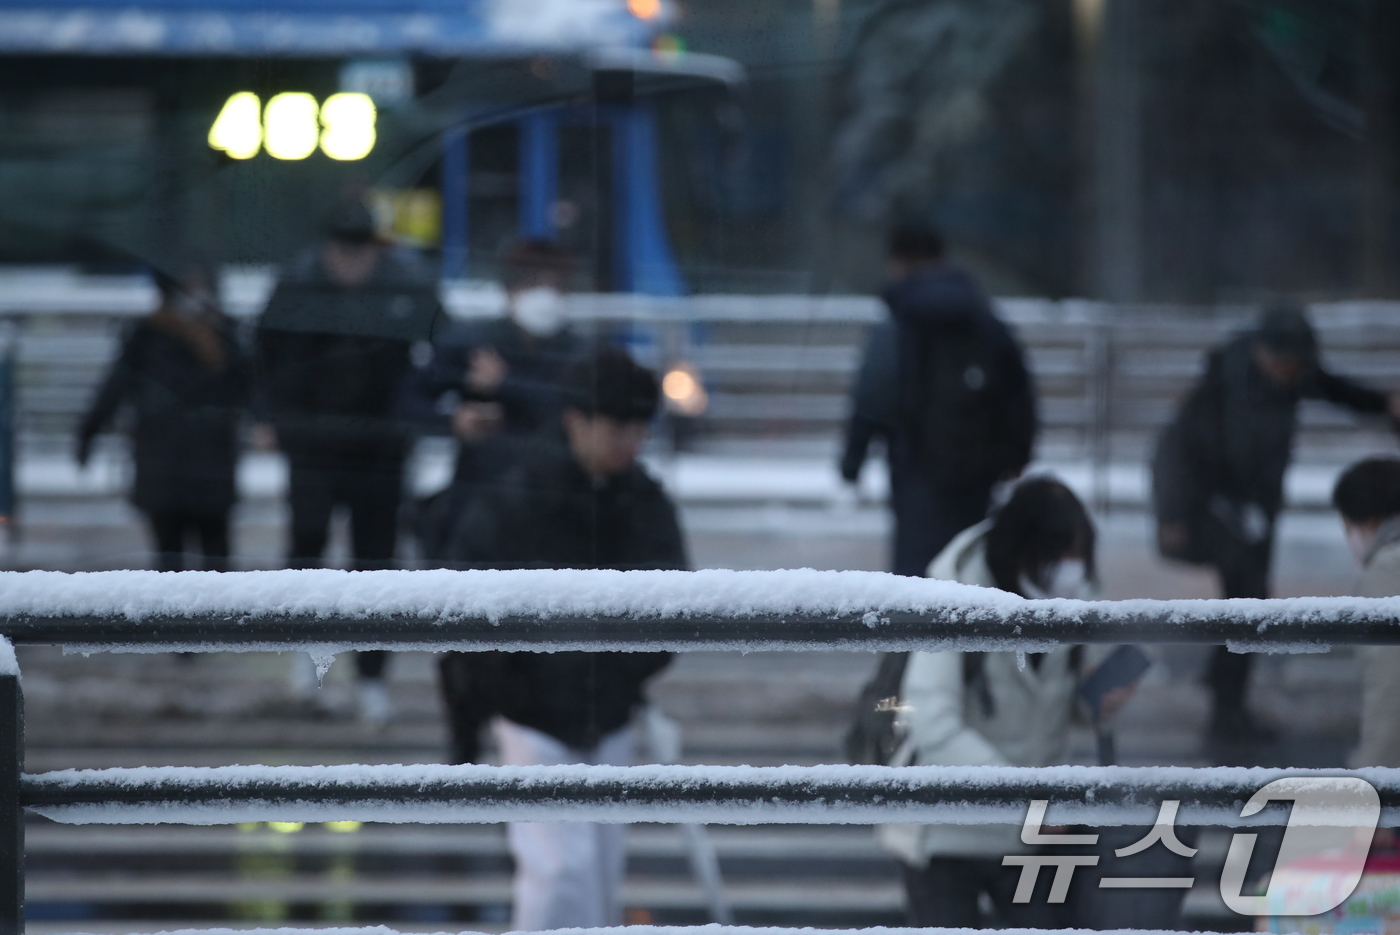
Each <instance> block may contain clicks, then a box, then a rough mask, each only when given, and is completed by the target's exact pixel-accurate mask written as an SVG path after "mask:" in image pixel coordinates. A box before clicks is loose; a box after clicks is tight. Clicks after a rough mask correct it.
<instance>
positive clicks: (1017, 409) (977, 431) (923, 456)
mask: <svg viewBox="0 0 1400 935" xmlns="http://www.w3.org/2000/svg"><path fill="white" fill-rule="evenodd" d="M884 299H885V304H886V305H887V306H888V307H889V310H890V316H891V323H892V324H891V325H888V326H877V327H876V328H875V329H873V330H872V333H871V335H870V340H869V343H868V345H867V349H866V355H865V359H864V360H863V362H862V365H861V369H860V372H859V374H858V377H857V381H856V386H855V389H854V393H853V399H852V416H851V420H850V422H849V423H848V426H847V435H846V450H845V454H844V456H843V458H842V473H843V475H844V476H846V478H847V479H853V478H854V477H855V476H856V475H857V474H858V473H859V470H860V464H861V462H862V461H864V458H865V453H866V448H867V446H868V445H869V442H870V440H871V438H872V437H874V436H876V435H884V436H885V437H886V439H887V442H888V444H889V446H890V463H891V469H892V470H893V471H895V472H902V471H911V472H916V473H919V474H922V475H924V476H925V477H927V478H929V479H931V480H934V481H936V482H945V483H957V484H991V483H993V482H994V481H996V480H997V479H998V478H999V477H1002V476H1004V475H1007V474H1014V473H1017V472H1019V471H1020V470H1021V469H1022V468H1024V467H1025V465H1026V464H1027V463H1029V461H1030V456H1031V449H1032V446H1033V444H1034V441H1035V433H1036V412H1035V395H1034V389H1033V387H1032V385H1031V379H1030V375H1029V373H1028V371H1027V370H1026V365H1025V360H1024V357H1023V354H1022V351H1021V347H1020V345H1019V344H1018V343H1017V342H1016V339H1015V337H1014V336H1013V335H1012V334H1011V331H1010V329H1008V328H1007V327H1006V325H1005V324H1004V323H1003V322H1002V321H1001V320H1000V319H998V318H997V317H996V316H995V315H994V314H993V313H992V309H991V304H990V303H989V302H988V301H987V298H986V296H985V295H983V294H982V291H981V290H980V289H979V288H978V287H977V284H976V283H975V282H973V280H972V278H971V277H970V276H968V275H967V274H966V273H965V272H963V271H962V270H959V269H955V268H952V267H948V266H941V265H940V266H935V267H933V268H930V269H926V270H921V271H919V272H916V273H914V274H912V275H910V276H907V277H905V278H904V279H902V280H900V281H899V282H897V283H895V284H893V285H892V286H890V287H889V289H887V290H886V292H885V295H884Z"/></svg>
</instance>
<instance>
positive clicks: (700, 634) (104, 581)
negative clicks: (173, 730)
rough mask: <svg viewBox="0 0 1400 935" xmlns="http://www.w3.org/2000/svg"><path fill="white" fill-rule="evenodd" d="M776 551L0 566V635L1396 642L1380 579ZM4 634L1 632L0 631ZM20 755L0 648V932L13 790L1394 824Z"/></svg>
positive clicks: (299, 803) (270, 808) (105, 799)
mask: <svg viewBox="0 0 1400 935" xmlns="http://www.w3.org/2000/svg"><path fill="white" fill-rule="evenodd" d="M793 574H794V573H788V572H743V573H715V572H629V573H617V572H522V573H510V572H470V571H468V572H421V573H413V572H365V573H359V574H357V575H350V574H348V573H342V572H245V573H234V574H228V575H222V576H219V575H211V574H207V573H184V574H177V575H155V574H154V573H148V572H99V573H95V574H89V575H59V574H55V573H44V572H37V573H27V574H14V573H10V574H6V575H0V634H3V636H4V637H5V638H6V639H7V640H9V641H10V643H11V644H13V645H21V646H22V645H30V644H43V645H62V646H65V647H67V648H76V649H81V650H82V651H118V652H121V651H126V652H131V651H136V652H154V651H163V650H167V649H185V650H197V651H211V652H212V651H219V650H243V651H246V650H253V649H302V650H307V651H311V652H313V653H315V654H320V655H325V654H328V653H333V652H336V651H341V650H351V649H368V648H398V649H405V648H420V649H422V648H431V649H458V650H481V649H513V650H572V649H617V650H651V649H673V650H695V649H702V648H706V649H713V648H724V647H734V646H743V647H744V648H746V649H750V650H762V649H807V650H812V649H816V650H822V649H827V650H834V649H845V650H849V649H866V650H918V649H974V650H984V649H989V648H998V649H1022V650H1043V649H1045V648H1047V647H1049V646H1054V645H1057V644H1069V643H1086V642H1098V643H1111V642H1140V643H1157V642H1176V643H1199V644H1221V643H1228V644H1230V645H1232V646H1233V647H1235V648H1237V649H1249V650H1263V651H1270V650H1273V651H1286V652H1297V651H1299V650H1300V649H1301V650H1312V651H1322V650H1324V649H1325V648H1326V647H1328V646H1330V645H1333V644H1344V643H1350V644H1395V643H1400V600H1396V599H1372V600H1361V599H1338V598H1331V599H1327V598H1318V599H1293V600H1282V601H1130V602H1116V603H1113V602H1080V601H1020V600H1019V599H1015V598H1010V597H1009V596H1007V595H1004V594H1000V593H999V592H992V591H985V590H981V589H971V588H960V587H959V586H948V585H945V584H943V583H941V582H927V581H921V580H915V579H900V578H896V577H894V576H891V575H882V574H876V573H850V572H801V573H796V574H799V575H801V576H802V577H801V578H800V580H798V579H794V578H793V577H792V575H793ZM512 575H514V576H515V577H511V576H512ZM629 576H631V577H629ZM512 585H515V587H512ZM633 585H635V587H633ZM274 592H275V593H274ZM668 594H669V595H673V597H672V599H670V600H664V599H656V600H651V599H649V598H648V597H647V595H662V596H664V595H668ZM882 594H883V595H884V596H882ZM843 595H844V596H843ZM182 607H187V608H189V609H188V611H182V610H181V609H180V608H182ZM3 649H4V650H5V652H4V653H3V654H4V655H8V649H9V646H4V647H3ZM23 762H24V716H23V696H22V691H21V680H20V675H19V671H18V666H17V665H10V664H5V662H4V661H3V660H0V933H19V932H22V931H23V929H24V810H25V809H34V810H37V811H39V812H40V813H42V814H45V815H48V816H50V817H53V818H56V819H58V820H62V821H71V822H78V823H84V822H132V821H184V822H191V823H224V822H230V821H251V820H279V821H281V820H306V819H313V820H331V819H336V820H353V819H359V820H366V819H368V820H378V821H408V822H413V821H433V822H442V821H451V822H497V821H504V820H540V819H542V818H547V819H549V820H555V821H558V820H587V821H607V822H631V821H690V822H709V823H764V822H820V823H872V822H880V821H890V820H900V821H916V822H928V823H937V822H952V823H960V822H968V821H974V822H977V821H985V820H1001V821H1009V822H1013V823H1019V822H1020V821H1021V820H1022V818H1023V817H1024V816H1025V814H1026V806H1027V804H1028V803H1029V801H1031V800H1048V801H1049V802H1050V808H1051V809H1052V810H1054V811H1053V815H1054V818H1055V820H1057V821H1066V822H1068V821H1073V822H1078V823H1086V824H1094V823H1098V824H1123V823H1132V824H1151V823H1152V821H1153V820H1154V818H1155V816H1156V815H1157V808H1158V803H1159V802H1160V801H1161V800H1164V799H1175V800H1178V801H1180V803H1181V807H1180V812H1179V820H1180V821H1182V822H1183V823H1187V824H1190V823H1196V824H1200V823H1210V824H1222V825H1238V824H1284V823H1286V821H1287V808H1286V806H1283V805H1281V804H1277V803H1276V804H1275V805H1273V806H1270V807H1268V808H1265V809H1264V810H1263V811H1262V812H1260V813H1259V814H1258V815H1255V816H1253V817H1252V818H1250V819H1248V820H1242V819H1241V817H1240V809H1241V807H1242V805H1243V804H1244V803H1245V802H1246V801H1247V800H1248V799H1249V798H1250V797H1251V796H1252V795H1253V794H1254V793H1255V792H1256V791H1257V790H1258V789H1259V788H1260V787H1261V786H1262V785H1264V784H1265V783H1267V782H1270V781H1272V780H1274V779H1277V778H1280V777H1282V776H1285V775H1294V776H1296V775H1356V776H1360V777H1362V778H1365V779H1366V780H1367V781H1368V782H1370V783H1371V784H1372V785H1373V786H1374V787H1375V788H1376V789H1377V791H1378V792H1379V795H1380V799H1381V805H1382V809H1383V812H1382V822H1383V823H1384V824H1387V825H1395V824H1400V771H1396V770H1361V771H1353V772H1351V773H1347V771H1340V770H1339V771H1327V772H1325V773H1320V772H1319V771H1297V770H1295V771H1282V770H1258V769H1248V770H1246V769H1186V768H1170V769H1158V768H1150V769H1144V768H1136V769H1134V768H1123V767H1076V768H1064V767H1052V768H1049V769H1013V768H939V767H900V768H891V767H868V766H867V767H854V766H818V767H776V768H752V767H704V766H694V767H676V766H666V767H573V766H564V767H529V768H522V767H485V766H457V767H451V766H416V767H407V766H378V767H359V766H343V767H215V768H166V769H148V768H132V769H106V770H90V771H61V772H56V773H46V774H38V775H29V774H25V773H24V772H23Z"/></svg>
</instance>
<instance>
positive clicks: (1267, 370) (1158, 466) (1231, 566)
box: [1152, 302, 1400, 742]
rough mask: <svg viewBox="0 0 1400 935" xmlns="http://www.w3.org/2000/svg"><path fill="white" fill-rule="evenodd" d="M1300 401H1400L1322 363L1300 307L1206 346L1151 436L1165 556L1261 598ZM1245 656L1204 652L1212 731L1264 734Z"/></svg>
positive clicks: (1269, 312) (1279, 308)
mask: <svg viewBox="0 0 1400 935" xmlns="http://www.w3.org/2000/svg"><path fill="white" fill-rule="evenodd" d="M1302 399H1321V400H1325V401H1327V402H1329V403H1333V404H1334V405H1338V406H1344V407H1346V408H1348V409H1351V410H1352V411H1354V412H1359V413H1373V414H1386V413H1389V415H1390V416H1391V418H1395V417H1396V416H1397V415H1400V397H1396V396H1387V395H1386V394H1384V393H1379V392H1376V391H1374V390H1370V389H1367V388H1365V387H1363V386H1359V385H1358V384H1356V383H1353V382H1351V381H1349V380H1346V379H1343V378H1342V377H1339V376H1335V375H1334V374H1332V373H1329V372H1328V371H1326V370H1324V369H1323V368H1322V367H1321V366H1320V365H1319V364H1318V353H1317V336H1316V334H1315V333H1314V332H1313V329H1312V325H1311V324H1310V323H1309V322H1308V319H1307V316H1306V315H1305V314H1304V312H1303V309H1302V308H1301V306H1299V305H1297V304H1295V303H1291V302H1277V303H1274V304H1272V305H1270V306H1269V307H1268V308H1266V309H1265V310H1264V313H1263V315H1262V316H1261V317H1260V320H1259V325H1258V327H1257V328H1256V329H1254V330H1253V331H1250V332H1246V333H1244V334H1241V335H1239V336H1237V337H1235V338H1234V339H1232V340H1231V341H1230V342H1229V343H1227V344H1225V345H1224V346H1223V347H1220V348H1217V349H1215V350H1214V351H1211V353H1210V356H1209V358H1208V359H1207V361H1206V371H1205V374H1204V375H1203V376H1202V377H1201V379H1200V381H1199V382H1198V383H1197V384H1196V385H1195V387H1194V388H1193V389H1192V390H1191V392H1190V393H1189V394H1188V395H1187V397H1186V400H1185V402H1183V403H1182V405H1181V409H1180V410H1179V411H1178V412H1177V415H1176V418H1175V419H1173V420H1172V422H1171V423H1170V424H1169V425H1168V426H1167V427H1166V429H1165V430H1164V431H1163V433H1162V436H1161V439H1160V440H1159V441H1158V444H1157V451H1156V454H1155V456H1154V458H1153V462H1152V495H1153V505H1154V508H1155V511H1156V514H1157V541H1158V547H1159V549H1160V551H1161V552H1162V554H1163V555H1164V556H1166V557H1168V558H1175V559H1180V560H1183V561H1188V562H1193V563H1197V564H1204V565H1210V566H1213V567H1214V568H1215V570H1216V573H1217V574H1218V575H1219V576H1220V585H1221V590H1222V591H1223V592H1224V596H1225V597H1227V598H1228V597H1255V598H1263V597H1268V596H1269V564H1270V560H1271V558H1272V555H1273V546H1274V525H1275V519H1276V518H1277V517H1278V513H1279V510H1281V509H1282V508H1283V481H1284V474H1285V472H1286V471H1287V469H1288V461H1289V459H1290V457H1291V456H1292V451H1293V436H1294V433H1295V430H1296V429H1297V424H1298V416H1297V410H1298V402H1299V401H1300V400H1302ZM1250 659H1251V657H1250V656H1248V655H1245V654H1242V653H1231V652H1229V651H1228V650H1227V649H1226V648H1225V647H1223V646H1221V647H1217V649H1216V651H1215V653H1214V655H1213V656H1212V658H1211V662H1210V666H1209V668H1208V670H1207V675H1206V681H1207V683H1208V685H1209V686H1210V689H1211V692H1212V695H1213V702H1214V704H1213V709H1212V715H1211V722H1210V733H1211V736H1212V738H1213V739H1216V740H1222V741H1232V742H1233V741H1242V740H1251V739H1255V740H1257V739H1261V738H1262V737H1263V736H1265V734H1264V732H1263V731H1261V730H1260V728H1259V727H1258V726H1257V725H1255V724H1254V722H1253V720H1252V719H1251V717H1250V715H1249V713H1248V711H1247V710H1246V709H1245V706H1244V695H1245V689H1246V686H1247V682H1248V678H1249V669H1250Z"/></svg>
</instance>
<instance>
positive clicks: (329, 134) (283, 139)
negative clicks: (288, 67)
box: [209, 91, 376, 161]
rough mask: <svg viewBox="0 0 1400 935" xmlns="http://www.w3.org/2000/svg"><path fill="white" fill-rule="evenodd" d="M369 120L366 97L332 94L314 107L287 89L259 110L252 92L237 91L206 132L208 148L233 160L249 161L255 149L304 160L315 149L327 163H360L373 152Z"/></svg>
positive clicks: (370, 113)
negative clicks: (321, 153) (223, 153)
mask: <svg viewBox="0 0 1400 935" xmlns="http://www.w3.org/2000/svg"><path fill="white" fill-rule="evenodd" d="M375 117H376V113H375V109H374V101H372V100H370V97H369V95H367V94H354V93H341V94H332V95H331V96H330V97H328V98H326V100H325V101H324V102H323V103H322V104H320V105H319V106H317V104H316V98H314V97H312V96H311V95H310V94H307V93H305V92H303V91H287V92H284V93H282V94H277V95H274V96H273V97H272V98H271V99H270V100H268V102H267V106H266V107H264V106H262V101H261V100H260V99H259V98H258V96H257V95H256V94H254V93H253V92H252V91H239V92H238V93H237V94H234V95H232V96H230V97H229V99H228V100H227V101H225V102H224V107H223V109H222V110H220V111H219V116H218V117H216V118H215V119H214V125H213V126H212V127H210V128H209V146H210V147H211V148H212V149H218V150H222V151H223V152H225V153H228V155H229V156H230V157H231V158H233V159H252V158H253V157H254V156H256V155H257V154H258V150H260V149H266V150H267V153H268V155H269V156H272V157H273V158H274V159H305V158H306V157H307V156H310V155H311V154H312V153H314V152H315V151H316V147H317V146H318V145H319V146H320V147H321V152H323V153H325V154H326V155H327V156H329V157H331V158H332V159H340V160H344V161H349V160H354V159H363V158H365V157H366V156H368V155H369V153H370V150H372V149H374V141H375V131H374V121H375Z"/></svg>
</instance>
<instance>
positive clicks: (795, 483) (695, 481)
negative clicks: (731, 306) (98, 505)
mask: <svg viewBox="0 0 1400 935" xmlns="http://www.w3.org/2000/svg"><path fill="white" fill-rule="evenodd" d="M454 458H455V452H454V448H453V446H452V444H451V443H450V442H448V441H447V440H445V439H432V440H429V443H427V444H424V445H422V446H420V448H419V451H418V454H417V456H416V457H415V459H414V461H413V465H412V468H411V477H410V480H409V484H410V487H411V488H412V489H413V491H414V493H416V494H418V495H420V496H423V495H427V494H430V493H433V492H435V491H437V490H441V489H442V488H443V487H445V486H446V485H447V483H448V481H449V480H450V479H451V477H452V463H453V459H454ZM645 461H646V463H647V466H648V468H649V469H650V470H651V471H652V473H653V474H655V475H656V476H657V478H658V479H660V480H661V481H662V483H663V484H665V486H666V489H667V491H668V492H669V493H670V494H671V495H672V496H673V497H675V498H676V499H677V500H678V501H680V502H682V503H697V504H700V503H732V502H754V501H758V502H762V503H805V504H824V505H838V506H839V505H842V504H844V503H847V502H849V501H851V500H853V499H855V498H856V497H855V495H854V493H853V491H851V490H850V489H849V487H848V486H847V485H846V483H845V482H844V481H842V480H841V476H840V474H839V473H838V472H837V470H836V462H835V459H834V458H831V459H828V458H814V457H758V456H735V455H717V454H690V453H683V454H678V455H671V454H664V453H657V454H652V455H648V456H647V457H646V458H645ZM1343 467H1344V465H1327V464H1295V465H1293V466H1292V467H1290V468H1289V471H1288V476H1287V484H1286V486H1287V496H1288V502H1289V504H1291V505H1292V506H1295V507H1307V508H1325V507H1327V506H1328V504H1329V503H1330V500H1331V496H1332V486H1333V485H1334V484H1335V483H1336V479H1337V476H1338V475H1339V474H1340V473H1341V471H1342V469H1343ZM1028 474H1050V475H1053V476H1055V477H1058V478H1060V479H1061V480H1063V481H1064V482H1065V483H1066V484H1068V485H1069V486H1070V487H1071V488H1073V489H1074V491H1075V492H1076V493H1077V494H1079V496H1080V497H1082V498H1083V499H1084V500H1085V501H1086V502H1091V501H1093V500H1094V494H1095V490H1096V489H1099V487H1100V485H1101V484H1104V485H1106V490H1107V493H1108V496H1109V499H1110V500H1111V501H1112V502H1113V503H1115V504H1119V505H1126V506H1144V505H1146V504H1147V502H1148V495H1149V492H1150V477H1149V476H1148V471H1147V467H1146V465H1142V464H1125V463H1117V464H1112V465H1109V466H1108V467H1107V468H1106V470H1105V471H1104V473H1103V475H1102V477H1100V476H1099V475H1098V474H1096V472H1095V470H1094V468H1093V466H1092V465H1090V464H1088V463H1085V462H1077V461H1076V462H1060V461H1047V462H1037V463H1035V464H1033V465H1031V467H1030V468H1029V470H1028ZM15 482H16V486H17V488H18V492H19V494H20V495H21V496H22V497H74V496H83V497H93V496H116V497H119V496H125V494H126V491H127V488H128V486H129V484H130V468H129V466H128V464H127V463H126V459H125V458H124V457H121V456H117V455H115V454H109V455H108V456H105V457H103V456H99V457H95V458H93V460H92V461H91V462H90V463H89V465H88V466H87V467H86V468H79V467H78V465H77V463H76V462H75V461H73V460H72V458H70V457H68V456H67V455H59V454H52V453H49V454H39V453H28V454H21V456H20V458H19V462H18V464H17V465H16V469H15ZM238 488H239V493H240V495H241V496H242V497H243V498H244V499H248V500H259V499H277V498H281V497H283V496H284V495H285V494H286V489H287V465H286V460H285V458H283V457H282V456H281V455H280V454H276V453H268V452H249V453H246V454H244V455H243V457H242V459H241V461H240V463H239V468H238ZM888 493H889V483H888V478H887V475H886V472H885V467H884V464H883V463H881V462H879V461H874V462H872V463H870V464H868V465H867V466H866V468H865V471H864V473H863V474H862V475H861V483H860V488H859V494H858V497H859V499H861V500H864V501H866V502H871V503H873V502H878V501H882V500H883V499H884V498H885V497H886V496H888Z"/></svg>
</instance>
